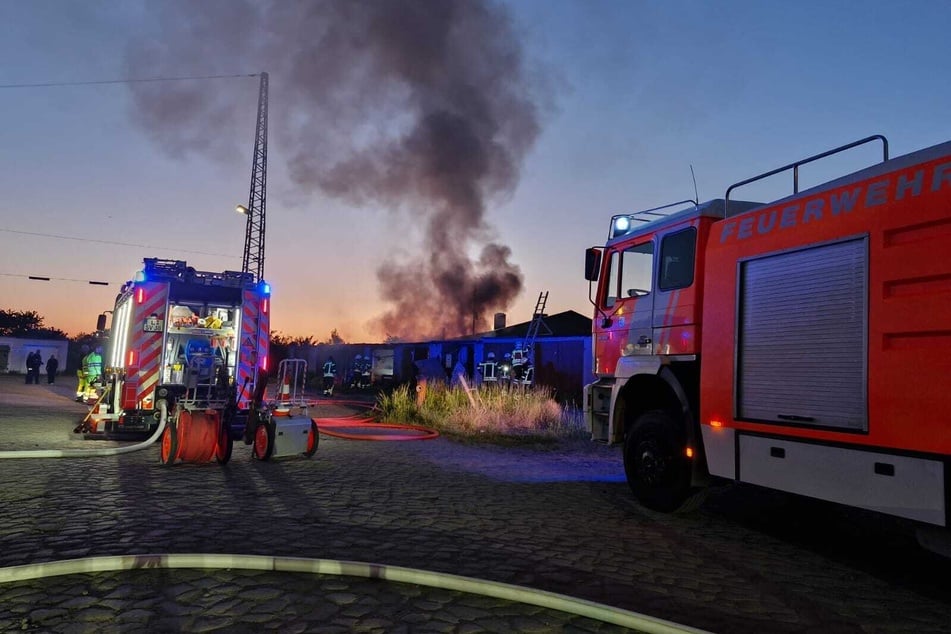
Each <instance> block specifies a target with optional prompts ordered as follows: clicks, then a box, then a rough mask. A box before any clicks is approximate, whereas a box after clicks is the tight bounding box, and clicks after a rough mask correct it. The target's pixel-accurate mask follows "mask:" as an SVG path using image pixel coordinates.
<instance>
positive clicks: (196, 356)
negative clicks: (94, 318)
mask: <svg viewBox="0 0 951 634" xmlns="http://www.w3.org/2000/svg"><path fill="white" fill-rule="evenodd" d="M144 263H145V265H144V267H143V269H142V270H141V271H139V272H138V273H137V274H136V276H135V279H133V280H132V281H129V282H127V283H126V284H125V285H124V286H123V287H122V290H121V291H120V293H119V295H118V297H117V298H116V304H115V309H114V311H113V314H112V328H111V333H110V337H109V344H108V347H107V350H106V351H105V354H104V355H103V364H104V376H105V379H106V385H105V388H104V389H105V393H104V395H103V399H102V403H101V404H100V405H99V406H98V407H97V410H98V412H97V413H95V414H94V415H93V416H92V417H91V424H90V425H89V426H88V428H87V429H86V430H85V431H87V432H88V435H89V436H93V437H95V436H100V437H111V438H119V437H129V436H133V435H143V434H149V433H152V432H153V431H155V429H156V427H157V426H158V424H159V419H160V415H159V411H158V409H157V402H158V401H159V400H162V401H164V402H165V404H166V405H168V406H169V411H170V420H169V426H170V427H171V426H174V425H176V424H177V423H185V424H187V423H188V422H196V421H198V420H199V419H201V420H202V421H203V422H204V421H205V419H206V418H208V417H211V418H214V419H215V421H214V422H215V425H214V426H215V427H216V429H226V430H227V431H228V434H227V435H228V439H222V443H227V446H226V447H223V448H222V452H224V451H227V453H228V455H229V456H230V447H231V444H230V437H232V436H237V435H240V433H241V432H242V431H243V429H244V427H245V426H246V425H247V423H248V416H249V409H250V408H251V406H252V402H253V400H254V395H255V394H258V395H259V396H260V395H263V387H264V383H266V380H267V379H266V373H267V371H268V368H267V362H268V341H269V339H268V334H269V321H270V315H269V303H270V289H269V287H268V285H267V284H266V283H264V282H261V281H258V282H256V281H255V279H254V276H253V274H251V273H242V272H238V271H224V272H223V273H212V272H207V271H197V270H195V269H194V268H193V267H190V266H188V265H187V263H185V262H183V261H180V260H160V259H155V258H147V259H145V261H144ZM104 322H105V319H104V316H101V318H100V325H101V327H104V326H105V324H104ZM259 377H260V378H261V380H260V381H259ZM259 382H260V383H261V385H260V386H258V383H259ZM255 387H259V388H261V389H258V390H257V391H256V390H255ZM175 405H177V407H173V406H175ZM166 436H167V437H168V438H169V439H171V441H172V442H174V441H175V440H176V439H177V437H176V436H175V435H174V434H166ZM213 440H214V439H213ZM163 442H164V441H163ZM198 444H201V443H198ZM212 444H213V443H212ZM170 449H171V448H169V447H164V445H163V456H165V455H166V453H168V450H170ZM170 457H171V460H174V458H175V451H171V453H170Z"/></svg>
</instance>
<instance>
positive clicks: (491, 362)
mask: <svg viewBox="0 0 951 634" xmlns="http://www.w3.org/2000/svg"><path fill="white" fill-rule="evenodd" d="M498 367H499V364H498V363H496V362H495V353H494V352H490V353H489V354H487V355H486V357H485V361H483V362H482V363H480V364H479V374H480V375H481V377H482V382H483V383H498V381H499V377H498V376H497V372H496V370H497V369H498Z"/></svg>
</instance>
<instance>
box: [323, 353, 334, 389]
mask: <svg viewBox="0 0 951 634" xmlns="http://www.w3.org/2000/svg"><path fill="white" fill-rule="evenodd" d="M336 380H337V362H336V361H334V357H333V355H330V356H329V357H327V360H326V361H324V396H333V394H334V381H336Z"/></svg>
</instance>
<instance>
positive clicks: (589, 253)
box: [584, 247, 601, 282]
mask: <svg viewBox="0 0 951 634" xmlns="http://www.w3.org/2000/svg"><path fill="white" fill-rule="evenodd" d="M600 274H601V249H596V248H595V247H590V248H589V249H587V250H585V252H584V279H586V280H588V281H589V282H597V281H598V276H599V275H600Z"/></svg>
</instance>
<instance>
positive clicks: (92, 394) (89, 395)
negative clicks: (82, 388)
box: [83, 346, 102, 400]
mask: <svg viewBox="0 0 951 634" xmlns="http://www.w3.org/2000/svg"><path fill="white" fill-rule="evenodd" d="M83 368H84V369H85V371H86V394H85V398H86V400H95V399H97V398H99V392H98V387H99V386H100V385H101V384H102V348H101V347H100V346H96V347H95V349H94V350H93V351H92V352H90V353H89V354H87V355H86V356H85V358H83Z"/></svg>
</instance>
